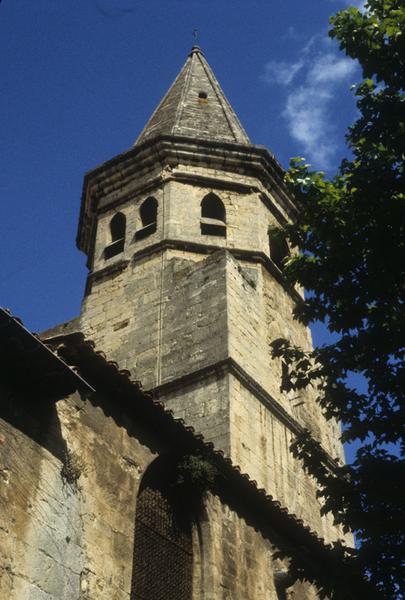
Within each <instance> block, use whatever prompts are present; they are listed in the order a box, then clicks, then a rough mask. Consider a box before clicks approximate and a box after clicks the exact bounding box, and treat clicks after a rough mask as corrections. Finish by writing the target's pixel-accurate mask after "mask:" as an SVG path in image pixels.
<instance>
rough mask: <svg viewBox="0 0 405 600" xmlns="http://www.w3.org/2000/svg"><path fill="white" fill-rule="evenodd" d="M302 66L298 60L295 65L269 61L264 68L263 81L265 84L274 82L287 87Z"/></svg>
mask: <svg viewBox="0 0 405 600" xmlns="http://www.w3.org/2000/svg"><path fill="white" fill-rule="evenodd" d="M303 66H304V61H303V60H298V61H297V62H296V63H288V62H277V61H275V60H270V61H269V62H268V63H267V64H266V66H265V67H264V74H263V80H264V81H266V83H273V82H275V83H278V84H279V85H289V84H290V83H291V82H292V80H293V79H294V77H295V76H296V74H297V73H298V72H299V71H300V70H301V69H302V67H303Z"/></svg>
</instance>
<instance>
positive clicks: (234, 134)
mask: <svg viewBox="0 0 405 600" xmlns="http://www.w3.org/2000/svg"><path fill="white" fill-rule="evenodd" d="M158 135H177V136H184V137H193V138H197V139H199V138H200V139H201V138H202V139H209V140H213V141H218V142H234V143H235V142H236V143H239V144H249V143H250V141H249V138H248V136H247V135H246V132H245V130H244V129H243V127H242V125H241V124H240V122H239V119H238V117H237V116H236V114H235V113H234V111H233V109H232V107H231V105H230V104H229V102H228V100H227V98H226V96H225V94H224V92H223V91H222V89H221V86H220V85H219V83H218V81H217V79H216V77H215V75H214V73H213V72H212V70H211V68H210V66H209V64H208V63H207V61H206V60H205V58H204V55H203V54H202V52H201V50H200V48H199V47H198V46H194V47H193V48H192V50H191V53H190V55H189V56H188V58H187V61H186V63H185V65H184V66H183V68H182V69H181V71H180V73H179V74H178V76H177V77H176V79H175V80H174V82H173V84H172V85H171V87H170V89H169V91H168V92H167V94H166V95H165V96H164V98H163V100H162V101H161V102H160V104H159V106H158V107H157V108H156V110H155V112H154V113H153V114H152V116H151V118H150V119H149V121H148V122H147V124H146V126H145V127H144V129H143V131H142V133H141V134H140V136H139V137H138V139H137V140H136V142H135V146H137V145H139V144H142V142H145V141H146V140H149V139H151V138H153V137H156V136H158Z"/></svg>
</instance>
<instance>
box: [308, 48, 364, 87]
mask: <svg viewBox="0 0 405 600" xmlns="http://www.w3.org/2000/svg"><path fill="white" fill-rule="evenodd" d="M355 70H356V63H355V62H354V61H353V60H351V59H349V58H342V57H340V56H337V55H336V54H333V53H332V52H328V53H326V54H323V55H320V56H318V57H317V58H315V59H314V62H313V63H312V65H311V66H310V68H309V71H308V75H307V81H308V82H310V83H312V84H313V85H316V84H318V83H325V84H326V83H327V84H332V85H333V84H338V83H340V81H342V80H343V79H346V78H347V77H348V76H349V75H351V74H352V73H354V71H355Z"/></svg>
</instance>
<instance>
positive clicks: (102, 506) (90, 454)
mask: <svg viewBox="0 0 405 600" xmlns="http://www.w3.org/2000/svg"><path fill="white" fill-rule="evenodd" d="M10 398H11V396H10V393H9V392H8V391H7V390H2V393H1V401H2V405H3V407H4V402H5V401H7V400H8V399H10ZM32 400H33V399H29V400H28V402H25V401H24V400H22V401H21V400H17V399H16V398H15V397H14V398H12V406H13V408H12V409H10V411H9V414H8V415H7V418H6V419H4V420H0V461H1V462H0V476H1V477H0V539H1V541H0V597H1V598H4V599H6V598H7V600H23V599H24V600H25V599H27V600H28V599H29V600H74V599H77V600H124V599H127V600H128V599H129V594H130V586H131V577H132V553H133V531H134V517H135V506H136V495H137V490H138V486H139V482H140V478H141V475H142V473H143V471H144V470H145V468H146V467H147V466H148V464H149V463H150V462H151V460H152V459H153V456H154V454H153V451H151V449H150V448H149V447H148V446H145V443H140V442H139V441H138V440H137V439H136V438H135V437H134V435H133V432H132V434H129V433H128V431H127V430H126V429H124V428H122V427H118V426H117V425H116V423H115V422H114V420H113V419H112V418H111V417H107V416H106V415H105V414H104V413H103V411H102V409H101V408H95V407H94V406H93V405H92V404H90V402H88V401H83V400H82V399H81V398H80V397H79V396H78V395H74V396H71V397H70V398H68V399H66V400H60V401H59V402H57V403H56V404H54V403H49V402H48V403H45V404H44V405H43V406H42V407H41V405H40V401H39V400H38V399H36V401H35V402H33V401H32ZM2 414H3V415H4V411H2ZM67 450H69V451H70V452H71V453H72V454H71V457H72V460H73V461H74V464H76V465H79V467H80V470H81V472H82V475H81V476H80V478H79V480H78V482H77V486H76V485H74V484H72V483H69V482H67V481H66V480H64V478H63V477H62V476H61V470H62V466H63V464H66V460H65V457H66V451H67Z"/></svg>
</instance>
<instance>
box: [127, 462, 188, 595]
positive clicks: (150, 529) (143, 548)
mask: <svg viewBox="0 0 405 600" xmlns="http://www.w3.org/2000/svg"><path fill="white" fill-rule="evenodd" d="M168 473H170V467H169V468H168V467H167V464H165V461H162V460H161V459H157V460H156V461H155V462H154V463H152V465H151V466H150V467H149V469H148V470H147V472H146V473H145V475H144V477H143V480H142V484H141V487H140V491H139V494H138V498H137V504H136V517H135V539H134V560H133V571H132V586H131V600H191V598H192V574H193V550H192V537H191V524H190V522H189V520H188V519H187V518H186V517H185V516H184V514H183V515H178V514H177V512H176V508H175V503H174V500H173V497H172V494H173V492H172V488H171V486H170V479H169V478H170V476H169V475H168Z"/></svg>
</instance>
